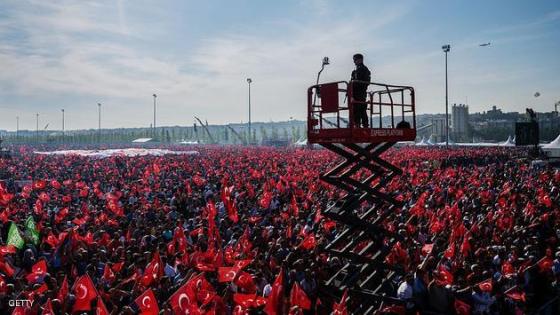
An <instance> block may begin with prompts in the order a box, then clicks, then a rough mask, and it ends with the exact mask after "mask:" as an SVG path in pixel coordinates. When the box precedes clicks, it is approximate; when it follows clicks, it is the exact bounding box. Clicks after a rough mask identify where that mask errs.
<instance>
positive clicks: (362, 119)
mask: <svg viewBox="0 0 560 315" xmlns="http://www.w3.org/2000/svg"><path fill="white" fill-rule="evenodd" d="M352 80H357V81H365V82H369V81H370V80H371V72H369V69H368V67H366V66H365V65H364V64H363V63H361V64H359V65H357V66H356V70H354V71H352ZM367 88H368V84H367V83H359V82H356V83H353V84H352V97H353V98H354V101H355V103H354V104H353V106H354V125H355V126H356V127H359V126H360V123H361V125H362V127H364V128H368V126H369V121H368V115H367V104H365V103H361V102H365V101H366V97H367Z"/></svg>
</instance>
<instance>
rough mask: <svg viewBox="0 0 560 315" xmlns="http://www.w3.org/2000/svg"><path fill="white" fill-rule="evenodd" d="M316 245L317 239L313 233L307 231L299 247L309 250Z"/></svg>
mask: <svg viewBox="0 0 560 315" xmlns="http://www.w3.org/2000/svg"><path fill="white" fill-rule="evenodd" d="M316 245H317V241H316V240H315V235H313V233H309V234H308V235H307V236H306V237H305V238H304V239H303V241H302V242H301V245H300V247H302V248H304V249H307V250H311V249H313V248H315V246H316Z"/></svg>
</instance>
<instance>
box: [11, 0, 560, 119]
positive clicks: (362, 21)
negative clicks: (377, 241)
mask: <svg viewBox="0 0 560 315" xmlns="http://www.w3.org/2000/svg"><path fill="white" fill-rule="evenodd" d="M485 42H491V43H492V45H491V46H489V47H479V46H478V45H479V44H480V43H485ZM446 43H449V44H451V46H452V49H451V53H450V55H449V85H450V93H449V94H450V102H451V103H454V102H457V103H465V102H466V100H467V98H468V104H469V105H470V110H471V112H474V111H483V110H486V109H487V108H489V107H490V106H491V105H498V106H500V107H502V108H504V109H505V110H508V111H524V109H525V108H526V107H527V106H532V107H533V108H535V109H536V110H538V111H550V110H552V108H553V104H554V102H556V101H558V100H560V58H559V57H558V56H560V53H559V52H560V2H559V1H557V0H550V1H544V0H543V1H511V0H510V1H478V0H471V1H451V0H448V1H443V0H441V1H430V0H424V1H420V0H418V1H390V2H389V1H357V0H354V1H351V2H342V1H326V0H325V1H323V0H313V1H304V0H299V1H298V0H292V1H289V0H287V1H262V0H261V1H257V0H239V1H237V0H230V1H225V0H224V1H190V0H160V1H155V0H154V1H147V0H135V1H132V0H129V1H126V0H120V1H43V0H34V1H24V0H5V1H2V2H0V65H1V66H2V71H0V129H8V130H14V129H15V124H16V118H15V117H16V116H19V117H20V129H34V127H35V113H39V114H40V125H41V126H44V125H46V124H47V123H49V129H51V130H52V129H59V128H60V124H61V123H60V120H61V118H60V116H61V113H60V109H61V108H64V109H65V110H66V118H67V121H66V127H67V129H82V128H94V127H96V126H97V106H96V104H97V103H98V102H100V103H102V104H103V105H102V108H103V114H102V117H103V118H102V120H103V122H102V125H103V127H111V128H114V127H135V126H148V125H149V124H150V122H151V120H152V97H151V95H152V94H153V93H157V94H158V125H192V122H193V116H195V115H196V116H199V117H201V118H203V119H207V120H208V122H209V123H227V122H240V121H247V83H246V81H245V79H246V78H247V77H251V78H252V79H253V84H252V102H253V112H252V116H253V120H254V121H269V120H275V121H277V120H287V119H289V118H290V117H294V118H297V119H304V118H305V115H306V112H305V108H306V103H305V102H306V89H307V87H308V86H309V85H311V84H313V82H314V80H315V76H316V73H317V71H318V70H319V68H320V63H321V58H322V57H323V56H329V57H330V59H331V65H329V66H328V68H327V69H326V70H325V72H324V74H323V76H322V79H323V81H330V80H333V81H334V80H346V79H348V77H349V73H350V71H351V70H352V68H353V64H352V58H351V56H352V54H354V53H355V52H362V53H363V54H364V55H365V56H366V60H365V62H366V64H367V65H368V66H369V67H370V69H371V70H372V72H373V78H374V80H375V81H377V82H387V83H393V84H406V85H412V86H414V87H415V88H416V93H417V112H419V113H433V112H443V111H444V96H445V94H444V56H443V53H442V51H441V46H442V45H443V44H446ZM537 91H538V92H540V93H541V96H540V97H539V98H535V97H534V96H533V95H534V93H535V92H537Z"/></svg>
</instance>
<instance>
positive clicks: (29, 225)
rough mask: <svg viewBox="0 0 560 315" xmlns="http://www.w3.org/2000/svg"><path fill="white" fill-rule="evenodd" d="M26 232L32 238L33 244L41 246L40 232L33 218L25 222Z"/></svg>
mask: <svg viewBox="0 0 560 315" xmlns="http://www.w3.org/2000/svg"><path fill="white" fill-rule="evenodd" d="M25 230H26V231H27V233H29V236H31V240H32V241H33V244H35V245H37V244H39V231H37V227H36V226H35V221H33V217H31V216H30V217H28V218H27V220H25Z"/></svg>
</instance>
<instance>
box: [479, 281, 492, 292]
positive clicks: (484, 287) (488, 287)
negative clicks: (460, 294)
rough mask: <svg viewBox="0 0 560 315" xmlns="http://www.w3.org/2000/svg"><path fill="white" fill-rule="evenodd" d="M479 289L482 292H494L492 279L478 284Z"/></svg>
mask: <svg viewBox="0 0 560 315" xmlns="http://www.w3.org/2000/svg"><path fill="white" fill-rule="evenodd" d="M478 287H479V288H480V290H481V291H482V292H492V279H491V278H489V279H486V280H484V281H482V282H481V283H479V284H478Z"/></svg>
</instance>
